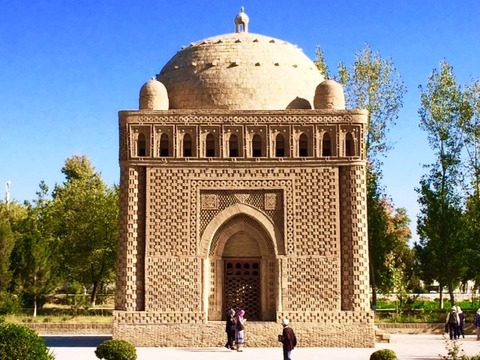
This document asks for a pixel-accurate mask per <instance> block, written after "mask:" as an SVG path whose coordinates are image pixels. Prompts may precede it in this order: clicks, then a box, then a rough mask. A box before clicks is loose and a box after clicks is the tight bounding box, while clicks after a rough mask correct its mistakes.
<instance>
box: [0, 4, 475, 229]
mask: <svg viewBox="0 0 480 360" xmlns="http://www.w3.org/2000/svg"><path fill="white" fill-rule="evenodd" d="M241 6H244V7H245V12H246V13H247V14H248V15H249V17H250V26H249V30H250V32H253V33H259V34H264V35H270V36H272V37H276V38H280V39H283V40H286V41H288V42H291V43H293V44H296V45H298V46H299V47H300V48H302V49H303V51H304V52H305V53H306V54H307V55H308V56H309V57H310V58H311V59H313V58H314V56H315V48H316V46H317V45H319V46H320V47H321V48H322V50H323V51H324V55H325V58H326V60H327V62H328V64H329V66H330V68H331V69H334V68H335V67H336V64H337V63H338V62H339V61H343V62H345V63H347V64H350V63H352V61H353V59H354V54H355V52H356V51H358V50H361V49H362V48H363V47H364V44H365V43H366V42H368V43H369V44H370V46H371V48H372V49H373V50H374V51H379V52H380V53H381V55H382V57H384V58H392V60H393V62H394V64H395V65H396V67H397V69H398V71H399V72H400V74H401V75H402V78H403V80H404V82H405V85H406V86H407V88H408V93H407V95H406V96H405V99H404V108H403V109H402V111H401V113H400V117H399V119H398V123H397V126H396V127H395V128H393V129H392V130H391V132H390V134H389V138H390V140H391V141H392V142H393V143H395V148H394V150H393V151H391V152H390V153H389V154H388V157H387V158H386V159H385V165H384V169H383V171H384V179H383V183H384V185H385V186H386V188H387V193H388V194H389V195H390V196H391V197H392V199H393V202H394V204H395V206H396V207H405V208H407V211H408V214H409V216H410V218H411V219H412V228H414V227H415V226H414V225H415V222H416V216H417V212H418V205H417V194H416V193H415V191H414V188H415V187H416V186H417V185H418V182H419V179H420V177H421V175H422V174H423V173H424V170H423V169H422V166H421V164H425V163H430V162H431V161H432V155H431V151H430V149H429V147H428V145H427V142H426V136H425V134H424V133H423V132H422V131H421V130H419V128H418V115H417V111H418V108H419V106H420V104H419V91H418V85H420V84H425V83H426V81H427V78H428V76H429V74H430V73H431V72H432V70H433V69H434V68H438V67H439V62H440V61H441V60H442V59H446V60H447V61H448V62H449V63H450V64H451V65H452V66H453V68H454V72H455V75H456V76H457V80H458V81H459V82H460V83H470V82H471V79H472V78H479V77H480V26H479V25H478V19H479V17H480V3H479V2H478V0H461V1H451V0H450V1H446V0H421V1H413V0H411V1H406V0H404V1H402V0H376V1H374V0H371V1H367V0H335V1H325V0H297V1H280V0H277V1H258V0H257V1H252V0H244V1H237V0H230V1H225V0H223V1H216V2H215V1H198V0H194V1H161V0H157V1H149V0H140V1H138V0H136V1H132V0H122V1H113V0H103V1H102V0H95V1H93V0H82V1H66V0H64V1H60V0H45V1H40V0H29V1H25V0H15V1H12V0H0V145H1V147H0V149H1V155H0V156H1V159H0V182H1V188H0V189H1V194H3V196H2V198H4V196H5V190H4V186H3V184H4V183H5V181H7V180H10V181H11V187H10V190H11V199H13V200H16V201H19V202H23V201H24V200H32V199H34V198H35V192H36V191H37V190H38V184H39V183H40V181H41V180H44V181H45V182H46V183H47V184H48V185H49V186H50V188H51V189H52V188H53V186H54V185H55V183H61V182H63V180H64V177H63V174H62V173H61V168H62V166H63V165H64V161H65V159H66V158H68V157H70V156H72V155H74V154H80V155H83V154H84V155H86V156H87V157H88V158H89V159H90V160H91V161H92V163H93V165H94V166H95V168H96V170H98V171H100V172H101V173H102V177H103V179H104V180H105V181H106V182H107V183H108V184H114V183H118V182H119V166H118V125H117V124H118V120H117V113H118V111H119V110H126V109H137V108H138V92H139V89H140V87H141V86H142V85H143V83H144V82H146V81H147V80H149V79H150V78H151V77H152V76H154V75H155V74H157V73H158V72H160V70H161V69H162V67H163V66H164V65H165V63H166V62H167V61H168V60H169V59H170V58H171V57H172V56H173V55H174V54H175V53H176V51H178V50H179V49H180V47H181V46H184V45H188V44H190V43H191V42H194V41H198V40H201V39H204V38H207V37H210V36H214V35H218V34H224V33H230V32H233V31H234V24H233V19H234V17H235V15H236V14H237V13H238V11H239V9H240V7H241Z"/></svg>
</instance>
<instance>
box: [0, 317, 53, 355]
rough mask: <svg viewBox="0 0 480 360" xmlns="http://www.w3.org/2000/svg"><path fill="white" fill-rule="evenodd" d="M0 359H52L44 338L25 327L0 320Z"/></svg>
mask: <svg viewBox="0 0 480 360" xmlns="http://www.w3.org/2000/svg"><path fill="white" fill-rule="evenodd" d="M0 339H2V341H1V342H0V360H11V359H22V360H53V359H55V356H53V354H52V353H51V352H50V350H49V349H48V347H47V345H46V344H45V340H44V339H43V338H41V337H40V336H38V334H37V333H36V332H35V331H33V330H30V329H29V328H27V327H24V326H20V325H15V324H10V323H7V322H0Z"/></svg>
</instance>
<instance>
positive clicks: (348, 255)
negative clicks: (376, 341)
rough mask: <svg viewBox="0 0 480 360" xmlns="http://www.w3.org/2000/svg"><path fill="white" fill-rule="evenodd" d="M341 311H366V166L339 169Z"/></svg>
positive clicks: (367, 285)
mask: <svg viewBox="0 0 480 360" xmlns="http://www.w3.org/2000/svg"><path fill="white" fill-rule="evenodd" d="M340 184H341V188H340V208H341V213H342V216H341V231H342V234H341V239H342V310H349V311H351V310H359V309H362V310H368V309H369V273H368V233H367V199H366V192H365V190H364V189H365V184H366V174H365V167H360V166H356V167H355V166H352V167H342V168H340Z"/></svg>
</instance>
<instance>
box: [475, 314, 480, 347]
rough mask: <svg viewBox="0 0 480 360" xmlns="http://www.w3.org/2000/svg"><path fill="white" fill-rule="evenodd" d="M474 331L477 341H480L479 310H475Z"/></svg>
mask: <svg viewBox="0 0 480 360" xmlns="http://www.w3.org/2000/svg"><path fill="white" fill-rule="evenodd" d="M474 325H475V330H477V341H478V340H480V309H478V310H477V313H476V314H475V320H474Z"/></svg>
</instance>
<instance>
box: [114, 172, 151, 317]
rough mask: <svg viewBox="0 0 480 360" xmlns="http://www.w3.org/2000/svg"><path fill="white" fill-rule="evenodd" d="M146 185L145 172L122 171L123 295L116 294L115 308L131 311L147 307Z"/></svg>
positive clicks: (120, 257) (121, 239) (121, 275)
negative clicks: (145, 263) (144, 264)
mask: <svg viewBox="0 0 480 360" xmlns="http://www.w3.org/2000/svg"><path fill="white" fill-rule="evenodd" d="M145 181H146V178H145V168H143V167H133V168H129V169H122V185H121V190H123V191H121V197H120V199H121V203H122V220H121V223H120V226H121V230H122V231H121V232H120V241H119V244H120V245H119V254H120V255H119V257H118V261H117V264H118V267H119V271H118V272H117V278H118V280H117V281H118V282H119V290H120V291H119V292H118V293H117V294H116V307H117V308H119V309H125V310H130V311H132V310H143V309H144V307H145V302H144V291H145V288H144V284H145V282H144V276H145V273H144V267H143V265H142V264H143V260H144V258H143V256H144V255H143V254H144V253H145V225H144V224H145V219H146V216H145V215H146V214H145V197H144V196H145ZM125 220H126V222H125ZM131 259H136V261H131Z"/></svg>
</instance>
